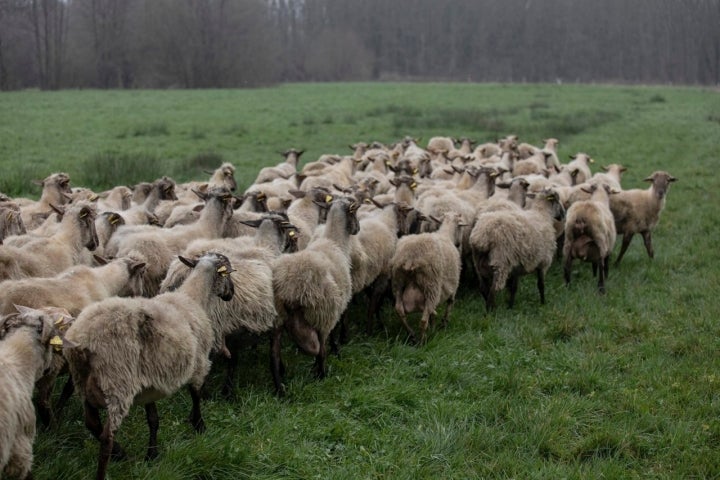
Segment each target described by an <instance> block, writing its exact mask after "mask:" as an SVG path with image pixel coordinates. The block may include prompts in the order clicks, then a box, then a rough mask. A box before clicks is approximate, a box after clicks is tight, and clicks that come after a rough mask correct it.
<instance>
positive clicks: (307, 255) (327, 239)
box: [272, 199, 360, 394]
mask: <svg viewBox="0 0 720 480" xmlns="http://www.w3.org/2000/svg"><path fill="white" fill-rule="evenodd" d="M358 206H359V205H358V204H357V203H355V202H350V201H349V200H345V199H338V200H334V201H333V203H332V206H331V207H330V211H329V212H328V215H327V222H326V224H325V230H324V232H323V235H322V236H320V237H316V238H313V240H312V241H311V242H310V243H309V244H308V245H307V247H305V249H304V250H300V251H298V252H296V253H291V254H287V255H281V256H279V257H278V258H277V259H276V260H275V262H274V263H273V290H274V293H275V304H276V306H277V310H278V314H279V315H280V318H281V321H282V324H283V327H284V329H285V330H286V331H287V332H288V334H289V335H290V336H291V337H292V338H293V340H295V342H296V343H297V344H298V346H299V347H300V348H301V349H302V350H304V351H305V352H306V353H308V354H310V355H313V356H315V373H316V374H317V376H318V377H320V378H324V377H325V375H326V373H327V371H326V368H325V360H326V357H327V353H326V346H327V339H328V336H329V335H330V332H331V331H332V329H333V328H335V325H336V324H337V323H338V321H339V320H340V315H342V313H343V311H345V308H347V305H348V303H349V302H350V298H351V296H352V280H351V277H350V236H351V235H355V234H357V233H358V231H359V229H360V226H359V222H358V219H357V216H356V212H357V209H358ZM283 327H279V328H276V329H275V331H274V333H273V343H272V366H273V367H272V368H273V379H274V380H275V386H276V389H277V391H278V393H279V394H282V393H283V386H282V383H281V378H280V377H281V368H282V367H281V364H282V362H281V359H280V340H281V336H282V330H283Z"/></svg>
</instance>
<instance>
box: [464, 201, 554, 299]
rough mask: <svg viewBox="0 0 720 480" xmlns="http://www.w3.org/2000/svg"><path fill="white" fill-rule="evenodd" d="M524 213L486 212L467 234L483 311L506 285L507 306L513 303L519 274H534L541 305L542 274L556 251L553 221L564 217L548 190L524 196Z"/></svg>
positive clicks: (511, 211)
mask: <svg viewBox="0 0 720 480" xmlns="http://www.w3.org/2000/svg"><path fill="white" fill-rule="evenodd" d="M526 196H527V197H528V198H531V199H533V201H532V203H530V204H529V205H527V206H526V208H525V210H504V211H495V212H489V213H486V214H484V215H482V216H481V217H479V218H478V221H477V222H476V223H475V226H474V227H473V229H472V232H471V233H470V238H469V244H470V250H471V252H472V259H473V265H474V266H475V272H476V274H477V277H478V279H479V281H480V293H481V294H482V295H483V298H484V299H485V306H486V308H487V310H492V309H494V308H495V294H496V293H497V292H499V291H500V290H502V289H503V288H504V287H505V284H506V283H507V284H508V289H509V292H510V297H509V300H508V307H509V308H512V307H513V305H514V303H515V294H516V292H517V287H518V281H519V278H520V276H521V275H523V274H527V273H531V272H535V273H536V274H537V288H538V292H539V293H540V303H541V304H544V303H545V274H546V272H547V270H548V268H550V264H551V263H552V260H553V256H554V253H555V250H556V241H555V237H556V231H555V228H554V225H553V221H554V220H557V219H560V218H562V217H563V215H564V209H563V207H562V204H561V203H560V201H559V198H558V195H557V193H556V192H554V191H552V190H543V191H541V192H540V193H538V194H533V193H528V194H527V195H526Z"/></svg>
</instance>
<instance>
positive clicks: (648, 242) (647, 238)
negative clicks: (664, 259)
mask: <svg viewBox="0 0 720 480" xmlns="http://www.w3.org/2000/svg"><path fill="white" fill-rule="evenodd" d="M640 234H641V235H642V237H643V242H644V243H645V250H647V254H648V257H650V258H655V250H653V245H652V232H651V231H649V230H648V231H647V232H641V233H640Z"/></svg>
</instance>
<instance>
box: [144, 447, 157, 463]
mask: <svg viewBox="0 0 720 480" xmlns="http://www.w3.org/2000/svg"><path fill="white" fill-rule="evenodd" d="M157 456H158V451H157V447H155V448H148V451H147V453H146V454H145V461H146V462H152V461H153V460H155V459H156V458H157Z"/></svg>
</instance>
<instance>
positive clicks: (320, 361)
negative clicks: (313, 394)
mask: <svg viewBox="0 0 720 480" xmlns="http://www.w3.org/2000/svg"><path fill="white" fill-rule="evenodd" d="M326 343H327V339H325V338H321V339H320V348H319V350H318V353H317V355H316V356H315V376H316V377H317V378H319V379H323V378H325V376H326V375H327V369H326V367H325V360H326V359H327V351H326V348H325V344H326Z"/></svg>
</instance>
